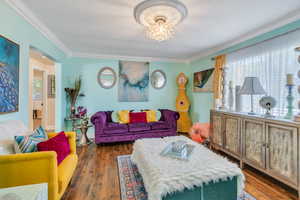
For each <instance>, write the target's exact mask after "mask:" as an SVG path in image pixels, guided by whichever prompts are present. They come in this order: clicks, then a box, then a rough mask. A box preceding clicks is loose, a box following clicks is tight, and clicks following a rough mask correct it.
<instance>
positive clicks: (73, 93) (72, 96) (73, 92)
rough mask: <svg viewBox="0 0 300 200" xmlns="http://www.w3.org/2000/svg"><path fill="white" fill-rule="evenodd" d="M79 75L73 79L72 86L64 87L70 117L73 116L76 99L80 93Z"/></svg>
mask: <svg viewBox="0 0 300 200" xmlns="http://www.w3.org/2000/svg"><path fill="white" fill-rule="evenodd" d="M80 89H81V77H79V78H76V79H75V83H74V88H65V92H66V94H67V99H68V101H69V102H70V118H73V117H75V114H76V101H77V98H78V96H79V95H80Z"/></svg>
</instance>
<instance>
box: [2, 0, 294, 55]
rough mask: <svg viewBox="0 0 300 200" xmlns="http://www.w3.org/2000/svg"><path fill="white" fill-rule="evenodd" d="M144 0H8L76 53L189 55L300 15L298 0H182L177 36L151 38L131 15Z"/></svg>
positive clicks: (255, 33) (224, 44)
mask: <svg viewBox="0 0 300 200" xmlns="http://www.w3.org/2000/svg"><path fill="white" fill-rule="evenodd" d="M141 1H142V0H48V1H45V0H39V1H38V0H26V1H22V0H7V2H10V3H9V4H10V5H13V6H15V7H18V11H19V12H22V15H23V16H24V15H25V16H27V18H28V19H31V20H32V19H34V20H32V21H35V23H36V24H38V26H39V27H40V28H41V27H42V30H44V32H46V34H48V35H50V36H51V38H52V39H55V41H56V42H57V43H59V44H60V46H65V49H66V50H68V51H70V52H72V53H73V55H75V56H76V55H77V56H94V57H101V56H108V57H109V56H110V55H112V56H114V57H117V56H119V57H120V56H121V57H122V56H124V57H151V58H155V59H158V60H159V59H161V60H165V59H169V60H187V59H190V58H192V57H196V56H199V55H204V54H207V53H209V52H211V51H214V50H218V49H220V48H224V47H226V45H227V46H228V45H231V44H233V43H234V42H237V41H241V40H244V39H247V38H249V37H253V36H255V35H257V34H259V33H262V32H265V31H269V29H271V28H275V27H276V26H279V25H283V24H284V23H288V22H291V21H293V20H296V19H299V18H300V1H299V0H284V1H283V0H250V1H245V0H181V2H182V3H184V4H185V5H186V6H187V8H188V11H189V14H188V16H187V18H186V19H185V20H184V21H183V22H182V23H181V24H179V25H178V26H177V32H176V35H175V37H174V38H173V39H171V40H169V41H165V42H157V41H151V40H149V39H147V38H146V37H145V34H144V30H143V27H142V26H141V25H139V24H138V23H136V21H135V20H134V17H133V9H134V7H135V5H137V4H138V3H140V2H141Z"/></svg>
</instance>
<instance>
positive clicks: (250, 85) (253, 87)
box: [239, 77, 266, 115]
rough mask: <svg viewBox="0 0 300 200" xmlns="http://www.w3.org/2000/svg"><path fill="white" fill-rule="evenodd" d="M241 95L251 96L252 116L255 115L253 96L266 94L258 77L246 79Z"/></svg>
mask: <svg viewBox="0 0 300 200" xmlns="http://www.w3.org/2000/svg"><path fill="white" fill-rule="evenodd" d="M239 93H240V94H241V95H243V94H246V95H251V111H250V112H249V113H248V114H250V115H254V114H255V113H254V111H253V95H260V94H266V92H265V90H264V88H263V87H262V86H261V84H260V82H259V79H258V77H246V78H245V80H244V84H243V86H242V88H241V90H240V91H239Z"/></svg>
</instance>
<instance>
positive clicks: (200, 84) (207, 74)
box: [193, 69, 214, 92]
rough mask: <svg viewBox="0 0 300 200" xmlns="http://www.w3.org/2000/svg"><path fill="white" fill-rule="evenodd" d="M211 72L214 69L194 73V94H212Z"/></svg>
mask: <svg viewBox="0 0 300 200" xmlns="http://www.w3.org/2000/svg"><path fill="white" fill-rule="evenodd" d="M213 72H214V69H208V70H204V71H200V72H195V73H194V83H193V88H194V92H212V91H213Z"/></svg>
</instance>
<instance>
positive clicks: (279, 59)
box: [226, 30, 300, 116]
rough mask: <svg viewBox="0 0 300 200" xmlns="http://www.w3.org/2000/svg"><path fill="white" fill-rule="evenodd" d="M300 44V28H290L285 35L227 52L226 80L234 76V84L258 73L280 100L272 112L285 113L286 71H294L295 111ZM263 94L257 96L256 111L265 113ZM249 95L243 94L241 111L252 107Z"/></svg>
mask: <svg viewBox="0 0 300 200" xmlns="http://www.w3.org/2000/svg"><path fill="white" fill-rule="evenodd" d="M298 46H300V30H297V31H293V32H290V33H288V34H285V35H283V36H280V37H277V38H274V39H271V40H268V41H265V42H263V43H260V44H257V45H255V46H250V47H248V48H244V49H241V50H239V51H236V52H233V53H230V54H228V55H227V68H228V70H227V75H226V77H227V80H228V81H229V80H232V81H233V85H240V86H242V85H243V82H244V79H245V77H247V76H256V77H258V78H259V80H260V82H261V85H262V86H263V88H264V89H265V91H266V92H267V95H270V96H272V97H274V98H275V99H276V101H277V105H276V107H275V108H274V109H273V114H274V115H277V116H284V115H285V114H286V110H287V109H286V107H287V100H286V97H287V88H286V74H288V73H292V74H294V83H295V87H294V88H293V96H294V107H295V112H296V111H297V110H298V106H297V105H298V100H299V94H298V92H297V90H298V85H299V83H300V81H299V78H298V77H297V72H298V71H299V70H300V64H299V63H298V62H297V60H298V56H299V55H300V53H299V52H295V47H298ZM261 97H262V95H259V96H254V103H253V105H254V111H255V112H256V113H264V112H265V111H264V110H263V109H262V108H261V107H260V106H259V99H260V98H261ZM250 105H251V104H250V96H248V95H243V96H242V111H245V112H248V111H250Z"/></svg>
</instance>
